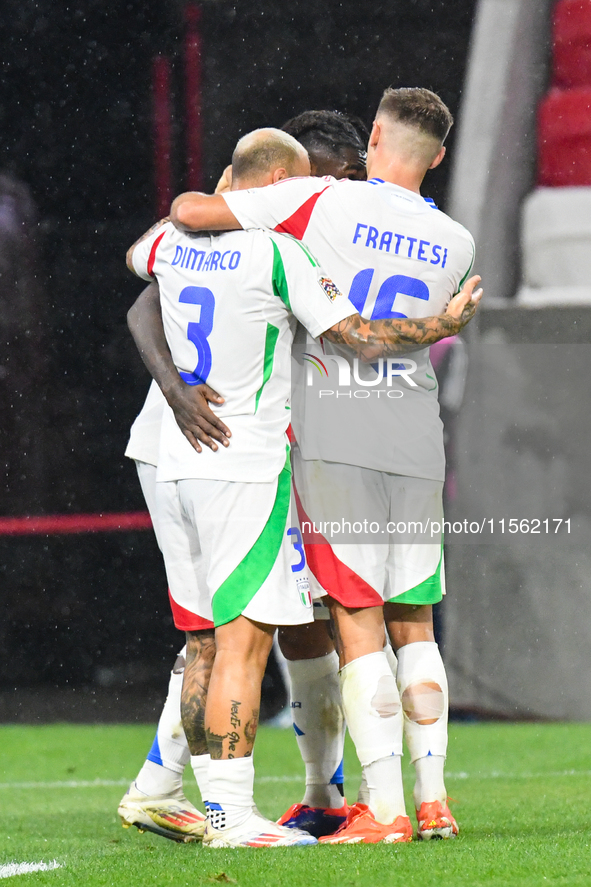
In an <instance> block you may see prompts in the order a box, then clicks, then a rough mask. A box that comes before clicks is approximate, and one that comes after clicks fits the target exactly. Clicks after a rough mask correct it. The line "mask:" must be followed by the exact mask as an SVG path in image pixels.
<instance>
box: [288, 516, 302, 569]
mask: <svg viewBox="0 0 591 887" xmlns="http://www.w3.org/2000/svg"><path fill="white" fill-rule="evenodd" d="M287 535H288V536H295V542H294V543H293V547H294V548H295V550H296V551H297V553H298V554H299V556H300V560H299V563H297V564H292V565H291V572H292V573H299V572H300V570H303V569H304V567H305V566H306V555H305V554H304V546H303V545H302V534H301V533H300V531H299V530H298V528H297V527H290V528H289V530H288V531H287Z"/></svg>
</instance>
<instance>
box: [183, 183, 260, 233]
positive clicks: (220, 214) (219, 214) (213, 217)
mask: <svg viewBox="0 0 591 887" xmlns="http://www.w3.org/2000/svg"><path fill="white" fill-rule="evenodd" d="M170 219H171V221H172V223H173V224H174V226H175V227H176V228H178V229H179V230H180V231H234V230H236V229H238V228H241V227H242V226H241V225H240V223H239V222H238V219H237V218H236V216H235V215H234V213H233V212H232V211H231V210H230V208H229V207H228V204H227V203H226V201H225V200H224V198H223V196H222V195H221V194H202V193H201V192H199V191H186V192H185V193H184V194H179V196H178V197H176V198H175V200H174V201H173V203H172V206H171V208H170Z"/></svg>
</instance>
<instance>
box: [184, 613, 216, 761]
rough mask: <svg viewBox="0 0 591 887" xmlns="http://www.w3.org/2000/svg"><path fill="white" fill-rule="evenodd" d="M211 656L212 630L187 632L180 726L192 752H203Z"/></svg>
mask: <svg viewBox="0 0 591 887" xmlns="http://www.w3.org/2000/svg"><path fill="white" fill-rule="evenodd" d="M214 659H215V636H214V631H213V629H204V630H202V631H188V632H187V662H186V665H185V674H184V678H183V690H182V693H181V717H182V720H183V729H184V731H185V735H186V737H187V742H188V743H189V749H190V751H191V754H192V755H206V754H207V752H208V743H207V740H206V737H205V704H206V702H207V691H208V688H209V679H210V677H211V669H212V667H213V663H214Z"/></svg>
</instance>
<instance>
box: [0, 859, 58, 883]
mask: <svg viewBox="0 0 591 887" xmlns="http://www.w3.org/2000/svg"><path fill="white" fill-rule="evenodd" d="M51 869H61V865H60V863H59V862H57V860H55V859H54V860H53V862H9V863H8V865H0V878H14V876H15V875H28V874H29V872H48V871H51Z"/></svg>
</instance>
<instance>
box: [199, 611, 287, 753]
mask: <svg viewBox="0 0 591 887" xmlns="http://www.w3.org/2000/svg"><path fill="white" fill-rule="evenodd" d="M274 633H275V628H274V626H270V625H262V624H260V623H257V622H252V621H251V620H250V619H247V618H246V617H244V616H238V618H237V619H234V620H233V621H232V622H229V623H228V624H227V625H222V626H220V627H218V628H216V631H215V640H216V650H217V652H216V657H215V663H214V666H213V670H212V674H211V681H210V686H209V693H208V696H207V706H206V710H205V735H206V738H207V747H208V750H209V753H210V755H211V757H212V759H213V760H226V759H230V758H246V757H249V756H250V755H251V754H252V748H253V745H254V740H255V736H256V732H257V727H258V723H259V708H260V701H261V682H262V680H263V674H264V672H265V666H266V664H267V659H268V657H269V653H270V652H271V646H272V643H273V634H274Z"/></svg>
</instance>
